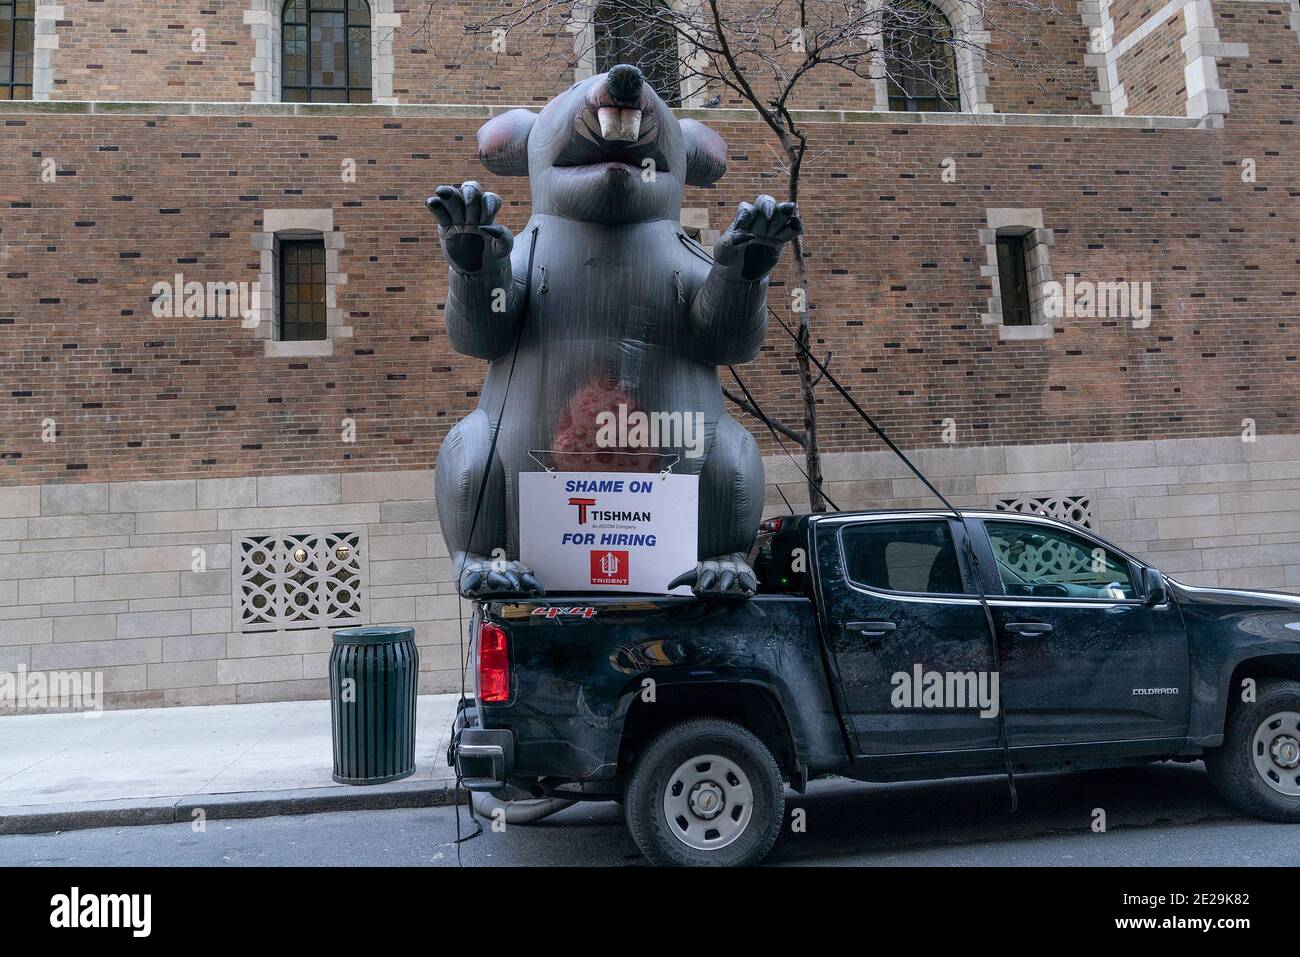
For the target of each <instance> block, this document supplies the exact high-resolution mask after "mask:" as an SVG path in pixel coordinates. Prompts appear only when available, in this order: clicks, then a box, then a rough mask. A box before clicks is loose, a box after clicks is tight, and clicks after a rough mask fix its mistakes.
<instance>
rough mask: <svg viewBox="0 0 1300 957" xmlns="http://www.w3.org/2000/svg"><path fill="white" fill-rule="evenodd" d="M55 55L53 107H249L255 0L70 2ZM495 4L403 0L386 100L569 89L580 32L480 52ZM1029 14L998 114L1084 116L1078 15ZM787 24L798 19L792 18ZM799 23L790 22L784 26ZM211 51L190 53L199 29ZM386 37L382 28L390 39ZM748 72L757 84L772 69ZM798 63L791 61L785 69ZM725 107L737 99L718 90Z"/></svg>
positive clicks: (847, 105) (528, 33)
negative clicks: (248, 15) (250, 19)
mask: <svg viewBox="0 0 1300 957" xmlns="http://www.w3.org/2000/svg"><path fill="white" fill-rule="evenodd" d="M62 7H63V11H64V15H63V18H62V19H61V20H60V21H59V23H58V29H57V33H58V48H57V49H56V50H54V51H53V56H52V63H53V68H54V77H55V80H54V91H53V95H52V98H54V99H61V100H135V101H189V100H202V101H227V102H242V101H247V100H249V99H250V98H251V94H252V91H253V88H254V79H253V73H252V69H251V66H250V64H251V62H252V60H253V58H254V55H255V48H254V40H253V32H252V29H251V28H250V26H249V25H248V24H246V23H245V22H244V12H245V11H246V10H248V9H252V7H253V4H252V2H251V0H226V2H223V3H219V4H211V3H203V2H201V0H169V2H167V3H156V4H141V3H139V2H138V0H110V2H98V0H64V2H63V3H62ZM502 9H503V7H502V5H501V4H499V3H497V2H493V0H465V2H455V3H419V2H411V0H407V2H397V3H395V4H394V12H396V13H398V14H400V15H401V17H402V25H401V26H400V27H398V28H396V29H394V30H393V31H392V35H393V60H394V84H393V93H394V95H395V96H396V97H397V98H398V100H399V101H401V102H403V103H474V104H481V103H487V104H498V105H501V104H508V105H519V104H525V105H527V104H539V105H540V104H543V103H545V102H546V101H547V100H549V99H550V98H551V97H553V96H554V95H555V94H556V93H559V92H561V91H562V90H564V89H565V88H567V87H568V86H569V85H570V84H571V83H572V82H573V79H574V68H575V66H576V65H577V56H576V53H575V45H574V34H573V33H572V32H570V31H569V30H566V29H565V28H564V27H563V26H562V25H561V24H558V23H557V24H555V25H541V24H528V25H525V26H521V27H519V28H517V29H515V30H514V31H512V32H511V35H510V37H509V38H508V41H507V46H506V52H505V53H496V52H493V51H492V50H490V49H488V46H489V44H490V42H491V40H492V37H491V35H490V33H486V32H467V30H466V27H467V25H475V24H479V25H481V24H484V23H485V22H496V21H493V20H492V18H493V17H497V16H499V15H500V14H501V11H502ZM1044 9H1045V10H1046V11H1047V12H1043V13H1040V12H1037V11H1034V12H1029V11H1027V10H1026V8H1025V7H1024V6H1022V5H1017V4H1015V3H1014V2H1013V0H990V2H989V4H988V12H987V22H986V26H987V27H988V28H989V30H990V32H991V33H992V34H993V37H994V41H993V44H992V46H991V49H990V53H989V56H988V58H987V63H986V67H987V69H988V71H989V73H990V95H991V96H993V97H994V105H995V108H996V109H997V110H999V111H1001V112H1025V113H1092V112H1095V109H1094V107H1093V106H1092V104H1091V101H1090V93H1091V90H1092V89H1093V87H1094V85H1095V82H1096V78H1095V75H1093V74H1092V72H1091V71H1090V70H1088V69H1086V68H1085V67H1084V65H1083V53H1084V46H1085V44H1086V31H1084V29H1083V27H1082V24H1081V21H1080V19H1079V17H1078V15H1077V12H1075V11H1073V10H1070V11H1069V12H1065V11H1059V12H1058V11H1057V10H1055V9H1053V8H1051V6H1050V5H1044ZM791 16H792V18H793V17H794V13H793V11H792V12H791ZM792 22H793V20H792ZM195 30H202V31H204V35H203V37H202V40H203V42H204V44H205V45H206V47H205V49H204V50H202V51H195V50H194V49H193V44H194V42H195V36H194V31H195ZM385 32H387V31H385ZM761 59H762V58H759V60H756V61H755V63H754V64H753V67H754V70H753V74H752V75H753V76H754V77H757V80H758V85H759V87H760V88H762V89H767V88H769V87H770V86H771V84H766V85H765V84H764V78H765V76H766V74H767V70H766V67H765V66H764V65H763V63H762V62H761ZM796 65H797V63H796V62H795V61H794V60H792V61H791V63H790V64H789V67H788V68H789V69H793V68H794V66H796ZM714 95H718V96H720V97H721V100H722V105H724V106H730V105H738V104H739V103H740V102H741V101H740V99H739V97H737V96H736V95H735V94H734V93H732V92H731V91H729V90H727V89H725V88H723V87H721V86H717V87H715V88H711V89H709V90H707V92H705V93H704V94H703V99H708V98H709V97H711V96H714ZM793 105H795V106H797V107H799V108H805V109H849V110H872V109H875V108H876V92H875V87H874V85H873V83H872V82H871V81H870V80H869V79H862V78H860V77H855V76H853V75H852V74H851V73H849V72H847V71H845V70H842V69H838V68H835V67H820V68H817V69H815V70H814V71H813V72H812V73H811V74H809V76H808V77H807V78H806V79H805V80H803V81H801V85H800V91H799V94H798V95H797V96H796V97H795V99H794V101H793Z"/></svg>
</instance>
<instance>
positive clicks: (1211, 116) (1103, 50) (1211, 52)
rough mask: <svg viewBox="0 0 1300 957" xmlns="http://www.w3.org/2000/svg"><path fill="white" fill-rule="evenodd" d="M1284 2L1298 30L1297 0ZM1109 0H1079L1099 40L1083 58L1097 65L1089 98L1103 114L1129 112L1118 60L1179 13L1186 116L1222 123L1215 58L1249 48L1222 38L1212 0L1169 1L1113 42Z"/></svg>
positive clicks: (1224, 104)
mask: <svg viewBox="0 0 1300 957" xmlns="http://www.w3.org/2000/svg"><path fill="white" fill-rule="evenodd" d="M1283 2H1284V3H1286V2H1289V3H1290V8H1291V11H1292V12H1291V23H1292V28H1293V29H1296V30H1297V32H1300V2H1297V0H1283ZM1114 3H1115V0H1078V6H1079V13H1080V16H1081V17H1082V19H1083V23H1084V26H1085V27H1087V28H1088V30H1089V34H1090V36H1095V37H1096V39H1097V40H1098V41H1099V42H1098V43H1096V44H1095V45H1094V44H1093V43H1092V42H1091V41H1090V43H1089V47H1088V53H1087V54H1085V56H1084V63H1085V64H1087V65H1089V66H1092V67H1094V68H1096V70H1097V85H1098V88H1099V90H1098V92H1096V93H1094V94H1093V102H1094V103H1096V104H1098V105H1099V106H1101V108H1102V112H1103V113H1104V114H1105V115H1107V116H1128V115H1129V114H1128V92H1127V91H1126V90H1125V89H1124V84H1123V83H1122V82H1121V81H1120V79H1119V62H1120V59H1121V58H1122V57H1123V56H1124V55H1125V54H1126V53H1128V52H1129V51H1130V50H1132V49H1133V47H1135V46H1137V45H1138V44H1139V43H1141V42H1142V41H1143V40H1145V39H1146V38H1147V37H1149V36H1150V35H1151V34H1152V33H1154V32H1155V31H1156V30H1158V29H1160V28H1161V27H1163V26H1164V25H1165V24H1166V23H1168V22H1169V21H1170V20H1172V19H1173V18H1174V17H1179V16H1181V17H1182V19H1183V40H1182V50H1183V57H1184V65H1183V78H1184V80H1185V82H1186V87H1187V109H1186V113H1187V116H1188V118H1189V119H1194V120H1200V121H1201V122H1202V124H1203V125H1204V126H1206V127H1208V128H1211V129H1219V128H1221V127H1222V126H1223V120H1224V117H1225V116H1226V115H1227V114H1228V112H1229V105H1228V91H1227V90H1225V89H1223V87H1222V86H1221V85H1220V83H1219V65H1218V61H1219V59H1220V58H1224V59H1227V58H1243V57H1248V56H1250V47H1249V46H1248V45H1247V44H1245V43H1224V42H1223V38H1222V37H1221V36H1220V34H1219V30H1218V27H1217V26H1216V25H1215V21H1214V3H1213V0H1170V2H1169V3H1166V4H1165V5H1164V6H1163V7H1161V8H1160V9H1159V10H1157V11H1155V12H1154V13H1153V14H1152V15H1151V16H1150V17H1148V18H1147V19H1146V20H1144V21H1143V22H1142V23H1140V24H1138V25H1137V26H1136V27H1134V28H1133V29H1132V30H1130V31H1129V32H1128V33H1127V34H1126V35H1125V36H1124V37H1122V38H1121V39H1120V40H1118V41H1116V39H1115V24H1114V21H1113V20H1112V19H1111V14H1110V10H1111V7H1112V6H1113V5H1114ZM1094 31H1096V32H1095V33H1094ZM1094 46H1095V47H1096V48H1095V49H1094Z"/></svg>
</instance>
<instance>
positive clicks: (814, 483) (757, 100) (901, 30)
mask: <svg viewBox="0 0 1300 957" xmlns="http://www.w3.org/2000/svg"><path fill="white" fill-rule="evenodd" d="M1057 2H1058V0H997V4H996V6H997V9H998V10H1000V11H1004V12H1006V13H1008V16H1007V17H1006V19H1005V21H1003V22H998V23H996V24H995V23H992V22H991V21H990V9H989V8H991V7H993V6H994V0H945V2H942V3H935V2H928V0H498V7H497V8H496V9H495V10H491V8H489V10H490V12H489V14H488V15H487V16H485V17H484V18H483V19H482V20H481V21H480V22H477V23H472V24H466V25H465V33H466V36H467V37H472V38H474V47H475V50H476V51H480V52H481V51H482V50H484V49H491V48H492V41H493V40H495V41H497V42H500V41H501V40H502V39H503V38H507V42H509V43H510V44H511V45H512V46H513V48H514V49H519V48H520V45H521V44H522V45H523V46H524V47H525V48H527V49H529V50H530V51H532V56H533V58H534V61H535V63H536V65H537V67H538V68H539V69H541V68H543V66H544V65H545V64H550V65H551V66H552V68H553V67H554V65H556V64H559V63H563V64H565V65H566V66H567V67H569V68H574V67H579V68H581V67H583V66H584V65H585V67H586V69H589V70H591V71H593V72H603V71H604V70H605V69H608V67H610V66H612V65H614V64H615V63H620V62H624V63H633V64H635V65H637V66H639V67H640V68H641V70H642V72H643V73H645V74H646V76H647V79H648V81H649V82H650V83H651V85H652V86H653V87H654V88H655V90H656V92H658V93H659V94H660V95H661V96H662V97H663V99H664V100H665V101H667V102H668V103H669V104H670V105H674V106H677V105H680V106H691V107H711V106H718V105H723V106H733V105H738V106H741V107H746V108H748V109H751V110H753V111H754V112H755V113H756V114H757V117H758V118H759V119H760V120H761V122H762V123H763V124H764V125H765V126H766V128H767V129H768V131H769V132H770V134H771V137H772V140H773V144H774V156H775V163H774V165H775V167H776V169H777V171H778V172H779V174H780V175H781V177H782V178H783V180H784V187H785V196H784V199H785V200H788V201H790V202H795V203H797V202H798V201H799V199H800V193H801V188H802V183H803V176H804V174H805V172H806V171H807V169H808V166H809V163H810V162H811V161H812V160H813V159H814V158H815V156H816V152H815V149H814V143H813V136H812V133H811V132H810V129H809V125H808V115H807V114H806V113H804V112H801V111H802V110H807V109H815V108H816V107H817V102H818V99H817V93H816V88H817V85H818V84H821V83H823V82H824V81H825V80H826V79H827V78H828V77H833V81H839V82H842V81H843V80H844V78H845V77H849V78H851V79H850V85H851V86H853V85H856V84H861V86H860V90H859V91H858V92H860V94H861V95H862V96H863V98H864V99H865V100H866V101H867V106H868V109H874V108H875V99H876V98H877V97H878V96H879V95H880V94H881V93H884V94H885V95H887V96H888V98H889V103H890V108H891V109H894V110H908V111H942V112H955V111H963V112H970V113H975V114H978V113H979V112H981V111H982V110H984V109H987V108H986V107H984V106H983V105H982V104H981V103H980V100H979V97H980V86H979V83H978V82H977V78H978V77H980V76H982V75H984V73H985V72H986V70H987V67H988V65H989V64H990V63H999V64H1000V65H1002V66H1003V67H1005V68H1007V69H1009V70H1013V71H1015V72H1017V73H1019V74H1022V75H1023V76H1025V77H1026V78H1027V80H1028V82H1030V83H1032V84H1036V85H1038V86H1039V87H1040V88H1043V83H1044V81H1045V80H1047V79H1050V78H1051V77H1054V76H1056V75H1057V74H1058V67H1057V64H1056V63H1054V62H1052V61H1051V60H1050V59H1049V60H1040V61H1039V62H1029V61H1027V60H1026V59H1025V58H1023V57H1020V58H1016V57H1013V56H1011V55H1009V54H1007V53H1005V52H1001V51H1004V50H1007V49H1015V50H1025V49H1029V48H1031V47H1032V46H1033V45H1034V40H1035V37H1034V34H1035V32H1036V28H1035V24H1034V22H1033V20H1034V18H1035V17H1042V16H1044V15H1047V14H1057V15H1060V14H1061V13H1062V11H1061V10H1060V9H1059V8H1058V7H1057ZM436 6H438V2H437V0H435V2H434V3H431V4H430V9H431V10H432V9H433V8H435V7H436ZM427 20H428V17H426V22H427ZM990 35H993V36H996V37H997V38H998V39H999V41H1000V42H997V43H992V42H990ZM566 85H567V84H566ZM809 242H810V241H809V239H808V238H807V237H796V239H795V240H794V241H793V242H792V243H791V245H792V246H793V259H794V263H793V266H794V274H795V275H794V279H795V287H794V289H793V290H792V295H791V309H792V311H793V312H794V314H795V316H796V317H797V321H796V322H795V323H794V330H793V331H794V335H795V336H796V337H797V339H798V342H799V345H798V346H796V347H795V348H794V350H793V351H794V361H795V363H796V365H797V371H798V388H799V397H800V400H801V403H802V408H803V420H802V424H801V426H799V427H796V426H793V425H789V424H787V423H782V422H779V421H777V420H776V419H774V418H772V417H771V416H769V415H767V414H766V413H764V411H763V410H762V409H759V408H757V407H756V406H755V404H754V403H753V402H751V401H749V400H748V399H746V398H745V397H744V396H741V395H737V394H735V393H734V392H732V391H731V390H729V389H727V390H724V392H725V394H726V396H727V398H728V399H729V400H731V401H732V402H733V403H735V404H736V405H737V406H739V407H740V408H741V409H743V410H744V411H745V412H747V413H749V414H750V415H753V416H755V417H756V418H758V419H759V420H760V421H761V422H763V424H764V425H766V426H768V427H769V428H771V429H773V431H774V432H775V433H778V434H779V435H784V436H786V437H787V438H789V439H791V440H793V441H795V442H797V443H798V444H799V445H800V446H801V447H802V449H803V453H804V460H805V465H804V471H805V475H806V478H807V483H808V496H809V502H810V505H811V507H812V509H813V510H814V511H824V510H825V507H826V504H825V498H824V496H823V494H822V489H821V486H822V469H821V454H820V449H819V445H818V437H817V398H816V388H817V384H818V381H819V378H820V377H819V376H817V375H815V374H814V373H815V370H814V368H813V363H812V362H811V361H810V360H809V351H810V350H811V349H812V345H813V334H812V326H811V320H810V309H811V308H812V296H811V290H810V289H809V282H808V259H809V255H810V253H809ZM778 441H779V439H778Z"/></svg>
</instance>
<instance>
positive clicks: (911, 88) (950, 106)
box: [884, 0, 961, 113]
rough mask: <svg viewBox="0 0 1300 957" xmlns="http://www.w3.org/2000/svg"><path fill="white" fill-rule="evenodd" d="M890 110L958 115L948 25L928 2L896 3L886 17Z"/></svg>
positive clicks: (954, 63) (954, 58)
mask: <svg viewBox="0 0 1300 957" xmlns="http://www.w3.org/2000/svg"><path fill="white" fill-rule="evenodd" d="M884 40H885V68H886V71H887V73H888V83H889V108H890V109H891V110H895V111H897V112H900V113H902V112H906V113H919V112H924V113H956V112H959V111H960V110H961V86H960V83H959V81H958V79H957V55H956V49H955V45H954V35H953V29H952V24H951V23H949V22H948V18H947V17H946V16H944V13H943V11H942V10H940V9H939V8H938V7H937V6H935V5H934V4H933V3H930V2H928V0H908V2H904V3H895V4H893V5H892V6H891V7H890V9H889V10H888V11H887V13H886V14H885V24H884Z"/></svg>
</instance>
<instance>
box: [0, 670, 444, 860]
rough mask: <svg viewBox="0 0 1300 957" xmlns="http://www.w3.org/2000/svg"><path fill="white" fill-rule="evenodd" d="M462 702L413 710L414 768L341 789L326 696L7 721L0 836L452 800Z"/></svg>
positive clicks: (0, 734)
mask: <svg viewBox="0 0 1300 957" xmlns="http://www.w3.org/2000/svg"><path fill="white" fill-rule="evenodd" d="M457 697H458V696H457V695H454V694H443V695H424V696H422V697H420V698H419V700H418V703H417V707H416V734H415V773H414V774H413V775H411V776H410V777H409V778H405V779H404V780H401V781H395V782H393V783H391V784H381V785H374V786H371V787H354V786H349V785H343V784H336V783H335V782H334V780H333V778H332V777H331V776H330V775H331V772H332V771H333V761H334V757H333V744H332V740H331V736H330V703H329V702H328V701H285V702H274V703H270V704H240V705H219V706H211V707H201V708H149V709H143V710H136V711H106V712H102V713H97V714H85V713H82V714H40V715H13V716H5V717H0V834H17V833H37V832H43V831H54V830H73V829H76V828H86V827H109V826H115V825H130V824H163V823H171V822H173V821H192V820H193V819H194V817H195V815H194V811H195V809H197V808H202V809H203V812H204V814H205V815H206V817H207V818H208V819H220V818H231V817H262V816H266V815H271V814H306V813H311V812H316V811H330V810H359V809H372V808H390V807H428V806H434V805H442V804H450V803H452V800H453V797H452V794H453V790H454V781H455V775H454V774H453V772H452V770H451V769H450V768H448V767H447V765H446V760H447V759H446V753H447V743H448V738H449V735H450V731H451V721H452V716H453V715H454V713H455V708H456V699H457Z"/></svg>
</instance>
